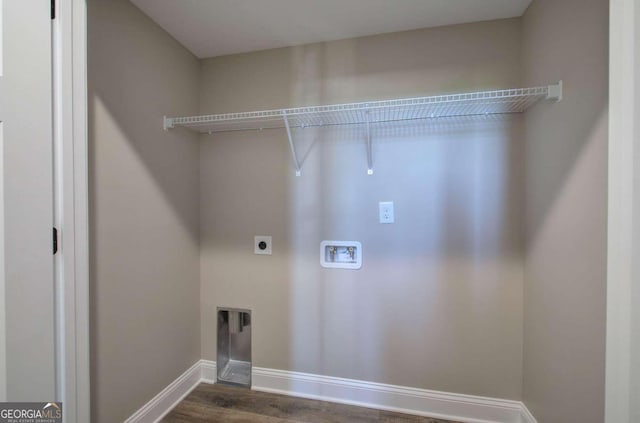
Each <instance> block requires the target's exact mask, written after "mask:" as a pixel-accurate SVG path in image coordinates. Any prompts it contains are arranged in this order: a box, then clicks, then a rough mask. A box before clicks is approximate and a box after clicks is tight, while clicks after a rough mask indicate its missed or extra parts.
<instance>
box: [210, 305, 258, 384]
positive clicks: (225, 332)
mask: <svg viewBox="0 0 640 423" xmlns="http://www.w3.org/2000/svg"><path fill="white" fill-rule="evenodd" d="M216 367H217V373H218V383H221V384H225V385H233V386H243V387H247V388H250V387H251V310H245V309H238V308H222V307H218V358H217V363H216Z"/></svg>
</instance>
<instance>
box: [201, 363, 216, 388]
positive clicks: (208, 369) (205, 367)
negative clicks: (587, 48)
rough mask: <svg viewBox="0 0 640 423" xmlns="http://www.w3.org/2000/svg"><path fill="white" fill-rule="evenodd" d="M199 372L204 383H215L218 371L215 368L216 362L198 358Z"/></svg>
mask: <svg viewBox="0 0 640 423" xmlns="http://www.w3.org/2000/svg"><path fill="white" fill-rule="evenodd" d="M200 369H201V372H200V374H201V375H202V382H204V383H216V379H217V378H218V372H217V369H216V362H215V361H209V360H200Z"/></svg>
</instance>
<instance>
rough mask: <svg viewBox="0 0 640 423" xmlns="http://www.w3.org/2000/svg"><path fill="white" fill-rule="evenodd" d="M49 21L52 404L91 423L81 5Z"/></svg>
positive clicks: (72, 422)
mask: <svg viewBox="0 0 640 423" xmlns="http://www.w3.org/2000/svg"><path fill="white" fill-rule="evenodd" d="M56 6H57V11H56V20H55V21H54V22H53V50H52V55H53V66H54V68H53V81H54V102H53V110H54V175H55V176H54V192H55V207H54V210H55V212H54V221H55V225H56V227H57V228H58V231H59V238H60V239H59V254H58V255H57V256H56V257H55V278H56V279H55V280H56V298H55V301H56V306H55V309H56V318H55V319H56V399H57V400H59V401H63V403H64V407H63V410H64V421H65V422H68V423H82V422H88V421H90V420H91V413H90V382H89V381H90V367H89V238H88V236H89V235H88V234H89V225H88V223H89V214H88V202H89V195H88V154H87V69H86V58H87V54H86V35H87V23H86V2H85V0H59V1H58V2H57V3H56Z"/></svg>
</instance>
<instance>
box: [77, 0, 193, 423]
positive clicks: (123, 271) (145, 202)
mask: <svg viewBox="0 0 640 423" xmlns="http://www.w3.org/2000/svg"><path fill="white" fill-rule="evenodd" d="M87 3H88V73H89V75H88V79H89V155H90V157H89V178H90V186H89V193H90V240H91V243H90V251H91V256H90V284H91V387H92V392H91V409H92V418H91V421H92V422H96V423H112V422H117V421H124V420H125V419H126V418H127V417H129V416H130V415H131V414H132V413H134V412H135V411H136V410H138V409H139V408H140V407H142V406H143V405H144V404H145V403H146V402H147V401H149V400H150V399H151V398H152V397H154V396H155V395H156V394H157V393H159V392H160V391H161V390H162V389H164V388H165V387H166V386H167V385H169V384H170V383H171V382H172V381H173V380H175V379H176V378H177V377H178V376H179V375H181V374H182V373H183V372H184V371H185V370H187V369H188V368H189V367H190V366H191V365H192V364H194V363H195V362H196V361H197V360H199V359H200V317H199V301H200V300H199V296H200V287H199V264H198V262H199V252H198V251H199V236H198V233H199V230H198V226H199V224H198V196H199V188H198V181H199V175H198V149H199V146H198V139H197V136H196V135H194V134H191V133H188V132H186V131H180V130H175V131H171V132H165V131H163V129H162V116H163V115H164V114H172V113H175V114H182V113H196V112H197V108H198V87H199V62H198V60H197V59H196V58H195V57H194V56H193V55H192V54H191V53H189V52H188V51H187V50H186V49H185V48H183V47H182V46H181V45H179V44H178V43H177V42H176V41H175V40H174V39H173V38H171V37H170V36H169V35H168V34H167V33H166V32H164V31H163V30H162V29H160V28H159V27H158V26H157V25H156V24H155V23H153V22H152V21H151V20H150V19H149V18H148V17H146V16H145V15H144V14H143V13H142V12H140V11H139V10H138V9H137V8H136V7H135V6H133V5H132V4H131V3H130V2H128V1H125V0H109V1H106V0H89V1H88V2H87Z"/></svg>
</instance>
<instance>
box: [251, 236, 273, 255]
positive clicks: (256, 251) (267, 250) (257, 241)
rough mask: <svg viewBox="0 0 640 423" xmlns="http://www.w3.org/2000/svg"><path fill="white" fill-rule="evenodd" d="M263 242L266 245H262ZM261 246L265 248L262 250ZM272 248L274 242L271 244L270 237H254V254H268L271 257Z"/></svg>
mask: <svg viewBox="0 0 640 423" xmlns="http://www.w3.org/2000/svg"><path fill="white" fill-rule="evenodd" d="M262 242H264V244H262V245H261V243H262ZM265 244H266V245H265ZM261 246H262V247H264V248H260V247H261ZM271 246H272V242H271V237H270V236H266V235H258V236H255V237H253V253H254V254H266V255H269V256H270V255H271Z"/></svg>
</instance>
